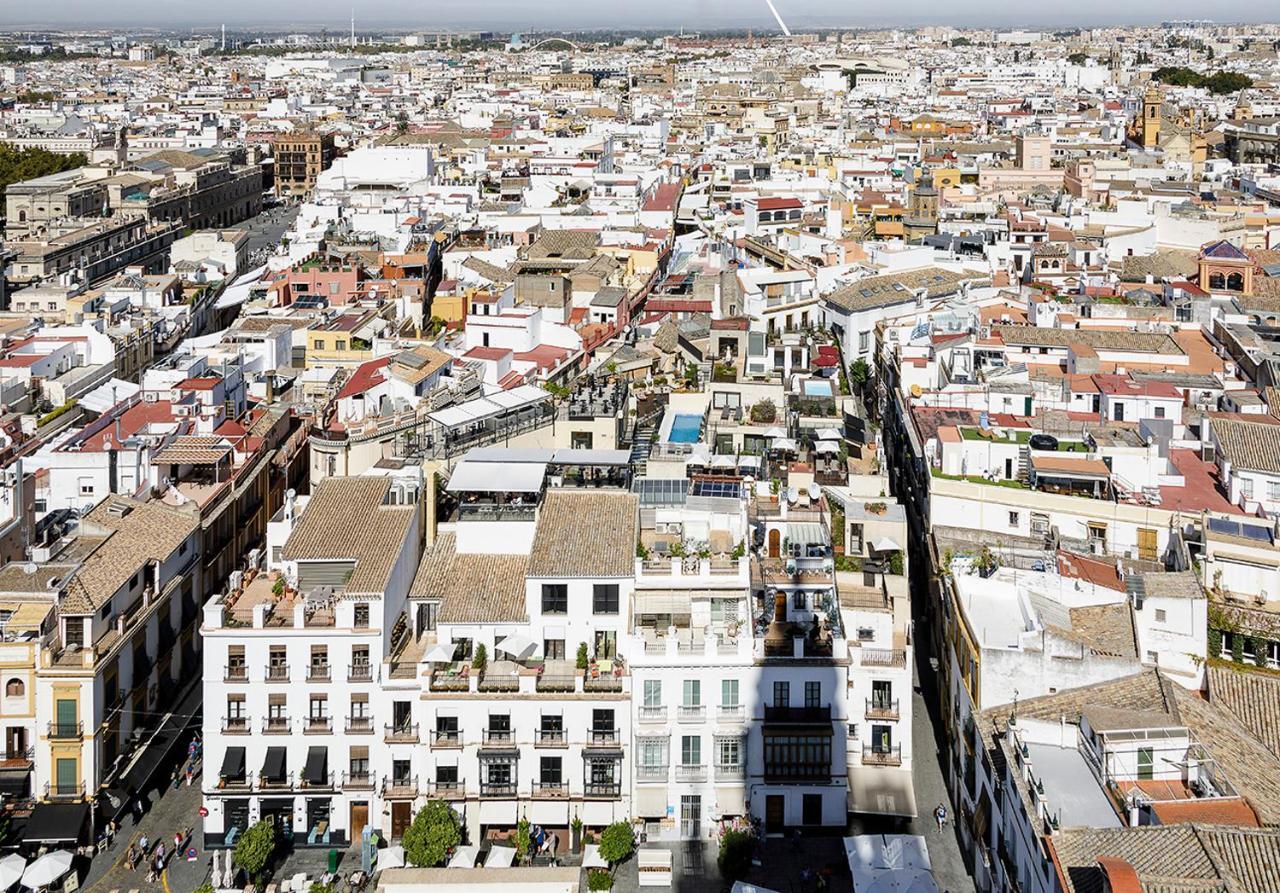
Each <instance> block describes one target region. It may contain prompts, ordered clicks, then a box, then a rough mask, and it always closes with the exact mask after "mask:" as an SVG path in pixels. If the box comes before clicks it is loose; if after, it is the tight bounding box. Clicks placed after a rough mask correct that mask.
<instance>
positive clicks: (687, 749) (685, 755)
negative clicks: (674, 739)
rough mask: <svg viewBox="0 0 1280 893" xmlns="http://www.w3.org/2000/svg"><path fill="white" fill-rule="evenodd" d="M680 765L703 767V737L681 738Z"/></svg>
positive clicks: (688, 736)
mask: <svg viewBox="0 0 1280 893" xmlns="http://www.w3.org/2000/svg"><path fill="white" fill-rule="evenodd" d="M680 765H682V766H701V765H702V736H700V735H683V736H681V738H680Z"/></svg>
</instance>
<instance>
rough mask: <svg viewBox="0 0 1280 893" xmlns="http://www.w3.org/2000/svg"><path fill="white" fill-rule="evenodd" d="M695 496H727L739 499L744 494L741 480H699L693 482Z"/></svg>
mask: <svg viewBox="0 0 1280 893" xmlns="http://www.w3.org/2000/svg"><path fill="white" fill-rule="evenodd" d="M693 495H694V496H726V497H730V498H732V499H738V498H740V497H741V496H742V483H741V482H740V481H718V480H699V481H694V482H693Z"/></svg>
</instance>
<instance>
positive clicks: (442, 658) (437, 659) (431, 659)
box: [422, 643, 457, 664]
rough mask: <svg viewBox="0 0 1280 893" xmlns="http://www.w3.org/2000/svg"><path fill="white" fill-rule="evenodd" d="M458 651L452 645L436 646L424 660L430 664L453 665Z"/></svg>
mask: <svg viewBox="0 0 1280 893" xmlns="http://www.w3.org/2000/svg"><path fill="white" fill-rule="evenodd" d="M456 650H457V649H456V647H455V646H454V645H453V644H452V643H450V644H448V645H445V644H440V645H435V646H433V647H432V649H431V650H430V651H428V652H427V653H426V654H425V655H424V656H423V658H422V659H423V660H425V661H426V662H427V663H429V664H451V663H453V654H454V652H455V651H456Z"/></svg>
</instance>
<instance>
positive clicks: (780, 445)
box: [773, 437, 796, 453]
mask: <svg viewBox="0 0 1280 893" xmlns="http://www.w3.org/2000/svg"><path fill="white" fill-rule="evenodd" d="M773 448H774V449H775V450H786V451H787V452H792V453H794V452H795V451H796V442H795V441H794V440H792V439H791V438H790V437H779V438H777V439H776V440H774V442H773Z"/></svg>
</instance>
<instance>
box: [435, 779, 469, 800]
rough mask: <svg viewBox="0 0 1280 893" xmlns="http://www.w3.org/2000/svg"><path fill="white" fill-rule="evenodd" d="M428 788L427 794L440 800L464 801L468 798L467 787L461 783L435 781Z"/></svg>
mask: <svg viewBox="0 0 1280 893" xmlns="http://www.w3.org/2000/svg"><path fill="white" fill-rule="evenodd" d="M428 787H429V788H430V790H428V792H427V793H428V794H429V795H430V796H432V797H435V798H437V799H439V800H463V799H465V798H466V796H467V789H466V786H465V785H464V784H463V783H462V782H460V781H434V782H432V783H431V784H430V785H429V786H428Z"/></svg>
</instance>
